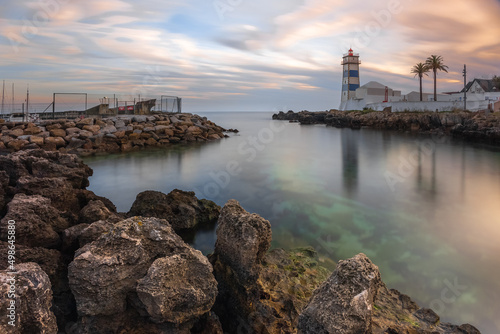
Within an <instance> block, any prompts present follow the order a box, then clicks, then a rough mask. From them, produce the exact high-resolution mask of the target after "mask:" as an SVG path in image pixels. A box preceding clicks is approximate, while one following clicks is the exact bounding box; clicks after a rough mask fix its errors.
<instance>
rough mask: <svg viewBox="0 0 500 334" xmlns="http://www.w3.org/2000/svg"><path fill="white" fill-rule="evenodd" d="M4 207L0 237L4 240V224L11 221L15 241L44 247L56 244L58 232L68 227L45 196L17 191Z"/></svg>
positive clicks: (58, 242) (57, 243)
mask: <svg viewBox="0 0 500 334" xmlns="http://www.w3.org/2000/svg"><path fill="white" fill-rule="evenodd" d="M7 207H8V211H7V215H6V216H5V217H4V218H3V219H2V220H1V225H0V240H4V241H6V240H7V232H8V231H7V226H8V224H7V223H8V221H10V220H13V221H15V222H16V223H15V224H16V242H17V243H18V244H21V245H25V246H29V247H45V248H55V247H57V246H59V245H60V243H61V238H60V237H59V233H61V232H62V231H63V230H64V229H66V228H68V222H67V221H66V220H65V219H63V218H62V217H61V216H60V213H59V211H58V210H57V209H55V208H54V207H53V206H52V205H51V201H50V200H49V199H48V198H45V197H42V196H39V195H33V196H27V195H25V194H17V195H16V196H15V197H14V199H13V200H12V201H11V202H10V203H9V204H8V206H7Z"/></svg>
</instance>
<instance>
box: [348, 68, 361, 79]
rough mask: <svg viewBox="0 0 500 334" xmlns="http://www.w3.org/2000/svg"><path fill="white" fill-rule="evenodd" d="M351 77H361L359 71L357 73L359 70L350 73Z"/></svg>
mask: <svg viewBox="0 0 500 334" xmlns="http://www.w3.org/2000/svg"><path fill="white" fill-rule="evenodd" d="M349 76H350V77H354V78H357V77H359V71H357V70H350V71H349Z"/></svg>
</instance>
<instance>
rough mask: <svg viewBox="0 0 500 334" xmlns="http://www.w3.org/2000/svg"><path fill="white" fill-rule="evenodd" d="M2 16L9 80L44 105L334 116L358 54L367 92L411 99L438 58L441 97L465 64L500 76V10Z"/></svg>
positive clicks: (357, 3) (72, 8)
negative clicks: (103, 103) (155, 102)
mask: <svg viewBox="0 0 500 334" xmlns="http://www.w3.org/2000/svg"><path fill="white" fill-rule="evenodd" d="M0 9H1V10H0V80H5V81H6V84H7V85H10V84H11V83H12V82H14V83H15V84H16V87H22V89H25V88H24V87H26V85H27V84H28V83H29V85H30V91H31V94H32V98H33V99H38V100H40V101H42V100H43V101H45V100H50V99H51V95H52V92H87V93H96V94H103V95H108V94H110V93H117V94H132V95H133V94H142V96H145V95H147V96H156V95H160V94H164V95H178V96H181V97H182V98H183V99H184V107H185V109H184V110H185V111H211V110H224V111H225V110H228V111H232V110H237V111H240V110H241V111H253V110H262V111H264V110H265V111H273V110H282V109H294V110H301V109H308V110H325V109H330V108H336V107H338V105H339V102H340V88H341V84H340V83H341V66H340V61H341V58H342V54H343V53H345V52H347V50H348V49H349V47H352V48H353V49H354V51H355V52H359V53H360V55H361V60H362V67H361V82H362V84H364V83H366V82H368V81H370V80H377V81H380V82H382V83H383V84H385V85H388V86H390V87H391V88H394V89H401V90H402V91H403V93H407V92H410V91H412V90H418V79H417V78H414V77H413V76H412V75H411V74H410V69H411V67H412V66H413V65H414V64H415V63H417V62H420V61H424V60H425V58H426V57H427V56H429V55H430V54H438V55H442V56H443V57H444V60H445V63H446V64H447V65H448V66H449V67H450V71H449V73H448V74H446V73H440V74H439V83H438V85H439V87H438V90H439V91H458V90H460V88H461V85H462V81H463V78H462V74H461V71H462V68H463V64H464V63H467V65H468V68H469V76H470V77H478V78H491V76H492V75H493V74H500V37H499V36H500V20H499V17H500V1H499V0H475V1H466V0H439V1H431V0H420V1H417V0H374V1H367V0H365V1H361V0H350V1H345V0H287V1H268V0H267V1H263V0H252V1H250V0H184V1H181V0H142V1H132V0H15V1H13V0H0ZM8 87H10V86H8ZM22 89H18V91H19V90H22ZM424 89H425V90H426V91H431V90H432V80H431V78H430V77H429V78H428V79H426V80H425V82H424ZM19 95H21V92H19ZM19 100H22V97H19Z"/></svg>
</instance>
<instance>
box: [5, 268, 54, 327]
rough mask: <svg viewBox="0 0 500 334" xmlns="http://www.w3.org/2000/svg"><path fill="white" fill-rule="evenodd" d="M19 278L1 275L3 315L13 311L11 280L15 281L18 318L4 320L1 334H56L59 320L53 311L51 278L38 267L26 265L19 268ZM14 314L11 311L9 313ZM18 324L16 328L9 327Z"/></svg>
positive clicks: (17, 276) (16, 275) (6, 272)
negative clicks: (9, 294)
mask: <svg viewBox="0 0 500 334" xmlns="http://www.w3.org/2000/svg"><path fill="white" fill-rule="evenodd" d="M16 270H17V274H15V275H11V274H8V271H6V270H4V271H0V294H1V296H2V298H0V309H1V310H2V314H5V313H4V312H5V311H6V310H7V308H8V307H10V301H11V299H9V298H7V297H8V293H9V291H10V288H11V284H10V282H12V281H10V279H11V278H14V279H15V291H16V299H15V300H16V302H15V315H16V316H15V317H14V319H11V318H9V317H7V316H5V315H4V316H2V317H1V318H0V332H2V333H12V334H25V333H46V334H56V333H57V324H56V317H55V316H54V314H53V313H52V311H51V307H52V290H51V288H50V280H49V277H48V276H47V274H46V273H45V272H44V271H43V270H42V269H41V268H40V266H39V265H38V264H36V263H22V264H19V265H17V266H16ZM9 314H10V311H9ZM9 321H14V324H15V326H11V325H9V323H8V322H9Z"/></svg>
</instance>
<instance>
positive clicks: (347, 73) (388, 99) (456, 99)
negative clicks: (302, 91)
mask: <svg viewBox="0 0 500 334" xmlns="http://www.w3.org/2000/svg"><path fill="white" fill-rule="evenodd" d="M360 64H361V62H360V61H359V54H354V53H353V51H352V49H351V50H349V52H348V53H347V54H345V55H344V57H343V61H342V65H343V67H344V71H343V77H342V98H341V103H340V107H339V110H363V109H373V110H380V111H382V110H385V109H386V108H389V107H390V108H391V110H392V111H393V112H399V111H451V110H458V109H463V108H464V102H463V96H464V90H462V92H456V93H446V94H438V95H437V101H434V94H432V93H423V94H422V101H420V92H416V91H413V92H411V93H409V94H407V95H402V94H401V91H399V90H394V89H392V88H390V87H388V86H385V85H383V84H381V83H379V82H376V81H370V82H368V83H367V84H365V85H363V86H359V76H360V75H359V74H360V73H359V65H360ZM466 91H467V110H471V111H479V110H488V109H489V110H492V111H500V91H499V89H498V88H497V87H495V85H494V83H493V80H484V79H474V80H473V81H471V82H469V84H468V85H467V86H466Z"/></svg>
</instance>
